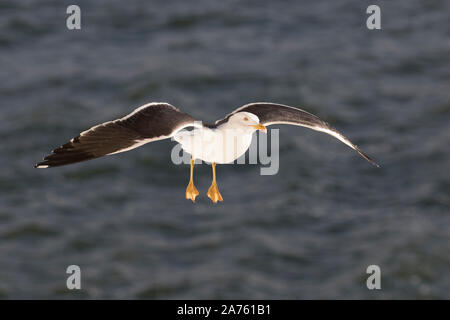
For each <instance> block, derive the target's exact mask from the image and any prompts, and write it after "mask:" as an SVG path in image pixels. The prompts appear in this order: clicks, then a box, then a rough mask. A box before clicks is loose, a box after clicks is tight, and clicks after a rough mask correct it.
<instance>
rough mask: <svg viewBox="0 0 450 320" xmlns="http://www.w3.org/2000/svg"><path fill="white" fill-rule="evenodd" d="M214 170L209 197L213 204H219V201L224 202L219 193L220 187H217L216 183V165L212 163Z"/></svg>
mask: <svg viewBox="0 0 450 320" xmlns="http://www.w3.org/2000/svg"><path fill="white" fill-rule="evenodd" d="M212 169H213V180H212V183H211V187H209V189H208V193H207V195H208V197H209V198H210V199H211V200H212V202H214V203H217V201H223V199H222V195H221V194H220V192H219V187H218V186H217V182H216V163H215V162H213V163H212Z"/></svg>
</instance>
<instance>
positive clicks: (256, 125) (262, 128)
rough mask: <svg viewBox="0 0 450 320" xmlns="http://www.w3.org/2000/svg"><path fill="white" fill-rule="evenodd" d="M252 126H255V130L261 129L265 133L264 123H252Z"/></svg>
mask: <svg viewBox="0 0 450 320" xmlns="http://www.w3.org/2000/svg"><path fill="white" fill-rule="evenodd" d="M252 127H253V128H255V129H256V130H261V131H262V132H264V133H267V128H266V126H265V125H263V124H261V123H258V124H254V125H252Z"/></svg>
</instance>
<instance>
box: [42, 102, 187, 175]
mask: <svg viewBox="0 0 450 320" xmlns="http://www.w3.org/2000/svg"><path fill="white" fill-rule="evenodd" d="M194 121H195V120H194V118H192V117H191V116H189V115H187V114H186V113H183V112H181V111H180V110H178V109H177V108H175V107H174V106H172V105H170V104H168V103H160V102H153V103H149V104H146V105H143V106H142V107H139V108H137V109H136V110H134V111H133V112H132V113H130V114H129V115H127V116H125V117H123V118H121V119H117V120H114V121H109V122H105V123H102V124H99V125H97V126H95V127H92V128H91V129H89V130H86V131H84V132H82V133H80V135H79V136H78V137H76V138H73V139H72V140H70V142H68V143H66V144H64V145H62V146H61V147H59V148H57V149H55V150H53V153H52V154H50V155H48V156H47V157H45V158H44V161H42V162H41V163H38V164H36V165H35V168H49V167H56V166H62V165H66V164H71V163H76V162H80V161H85V160H90V159H95V158H99V157H102V156H106V155H110V154H115V153H120V152H124V151H128V150H131V149H134V148H137V147H139V146H142V145H144V144H146V143H148V142H152V141H156V140H162V139H167V138H170V137H171V136H172V135H173V134H174V133H176V132H177V131H179V130H181V129H183V128H186V127H188V126H192V125H194Z"/></svg>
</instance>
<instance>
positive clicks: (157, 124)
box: [35, 102, 378, 203]
mask: <svg viewBox="0 0 450 320" xmlns="http://www.w3.org/2000/svg"><path fill="white" fill-rule="evenodd" d="M271 124H291V125H297V126H303V127H307V128H310V129H313V130H316V131H321V132H325V133H327V134H330V135H332V136H334V137H335V138H337V139H339V140H340V141H342V142H343V143H345V144H346V145H348V146H349V147H350V148H352V149H354V150H356V151H357V152H358V153H359V154H360V155H361V156H362V157H364V158H365V159H366V160H367V161H369V162H370V163H372V164H373V165H375V166H378V165H377V164H376V163H375V162H374V161H373V160H372V159H370V158H369V157H368V156H367V155H366V154H364V153H363V152H362V151H361V150H360V149H359V148H358V147H357V146H356V145H354V144H353V143H352V142H351V141H350V140H349V139H347V138H346V137H345V136H344V135H342V134H341V133H340V132H339V131H337V130H336V129H334V128H332V127H331V126H330V125H329V124H328V123H326V122H324V121H322V120H320V119H319V118H318V117H316V116H315V115H313V114H311V113H308V112H306V111H304V110H301V109H298V108H294V107H289V106H285V105H281V104H275V103H268V102H259V103H251V104H247V105H244V106H242V107H240V108H238V109H236V110H235V111H234V112H232V113H230V114H228V115H227V116H226V117H225V118H223V119H220V120H217V121H216V123H215V124H214V125H203V124H202V123H199V122H197V121H195V119H194V118H192V117H191V116H189V115H188V114H186V113H183V112H181V111H180V110H178V109H177V108H175V107H174V106H172V105H170V104H168V103H163V102H154V103H149V104H146V105H144V106H142V107H139V108H137V109H136V110H135V111H133V112H132V113H130V114H129V115H127V116H125V117H123V118H120V119H117V120H114V121H109V122H105V123H102V124H99V125H97V126H94V127H92V128H91V129H89V130H86V131H83V132H82V133H81V134H80V135H79V136H77V137H75V138H73V139H72V140H70V141H69V142H68V143H66V144H64V145H62V146H61V147H59V148H57V149H55V150H53V153H52V154H50V155H48V156H47V157H45V158H44V161H43V162H41V163H38V164H37V165H35V167H36V168H49V167H56V166H62V165H67V164H72V163H76V162H80V161H85V160H90V159H95V158H99V157H102V156H107V155H112V154H117V153H121V152H125V151H128V150H131V149H134V148H137V147H140V146H142V145H144V144H146V143H149V142H153V141H157V140H162V139H168V138H173V139H174V140H175V141H177V142H178V143H180V144H181V147H182V149H183V150H184V151H186V152H188V153H189V154H191V156H192V159H191V178H190V181H189V184H188V187H187V189H186V198H187V199H191V200H192V201H195V198H196V197H197V195H198V194H199V193H198V191H197V189H196V188H195V186H194V182H193V167H194V160H195V159H200V160H203V161H205V162H209V163H211V164H212V168H213V182H212V184H211V187H210V188H209V190H208V197H209V198H210V199H211V200H212V201H213V202H214V203H216V202H217V201H222V196H221V195H220V193H219V189H218V187H217V183H216V171H215V168H216V163H219V164H222V163H230V162H233V161H234V160H236V159H237V158H239V157H240V156H241V155H243V154H244V153H245V152H246V151H247V149H248V148H249V147H250V144H251V141H252V135H253V133H254V132H255V131H256V130H261V131H264V132H265V131H266V126H268V125H271ZM188 127H193V128H194V129H193V130H191V131H187V130H184V129H186V128H188Z"/></svg>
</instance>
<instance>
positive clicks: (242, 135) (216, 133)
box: [174, 126, 252, 163]
mask: <svg viewBox="0 0 450 320" xmlns="http://www.w3.org/2000/svg"><path fill="white" fill-rule="evenodd" d="M174 139H175V141H177V142H179V143H180V144H181V147H182V148H183V150H184V151H186V152H188V153H190V154H191V155H192V157H193V158H194V159H200V160H203V161H206V162H215V163H230V162H233V161H234V160H236V159H237V158H239V157H240V156H241V155H242V154H244V153H245V151H247V149H248V148H249V147H250V144H251V142H252V132H251V131H248V130H247V131H243V130H239V129H227V127H226V126H222V127H218V128H215V129H210V128H206V127H203V128H200V129H194V130H192V131H186V130H183V131H180V132H178V133H177V134H176V135H175V136H174Z"/></svg>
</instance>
